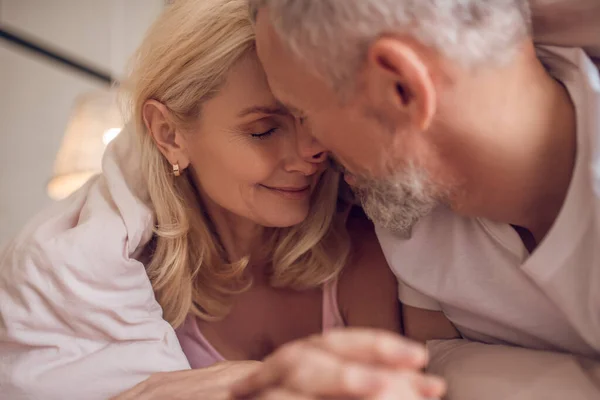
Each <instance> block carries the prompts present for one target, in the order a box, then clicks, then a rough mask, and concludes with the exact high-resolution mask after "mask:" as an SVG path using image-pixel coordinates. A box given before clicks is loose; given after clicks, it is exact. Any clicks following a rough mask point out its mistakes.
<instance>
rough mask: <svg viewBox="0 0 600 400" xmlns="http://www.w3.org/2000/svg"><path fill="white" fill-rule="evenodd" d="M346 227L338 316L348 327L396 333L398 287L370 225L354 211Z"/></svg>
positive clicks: (357, 211) (357, 210)
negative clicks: (347, 249) (348, 250)
mask: <svg viewBox="0 0 600 400" xmlns="http://www.w3.org/2000/svg"><path fill="white" fill-rule="evenodd" d="M347 226H348V233H349V235H350V240H351V243H352V250H351V256H350V258H349V260H348V264H347V266H346V267H345V268H344V270H343V271H342V274H341V276H340V278H339V289H338V299H339V304H340V309H341V311H342V314H343V315H344V316H345V318H346V321H347V322H348V323H349V325H362V326H373V327H380V328H387V329H399V322H398V321H399V319H398V318H399V317H398V305H397V303H398V297H397V286H398V285H397V283H396V278H395V276H394V274H393V273H392V271H391V270H390V268H389V267H388V264H387V262H386V259H385V257H384V255H383V252H382V251H381V247H380V246H379V242H378V240H377V235H376V234H375V228H374V226H373V224H372V223H371V221H369V220H368V218H367V217H366V216H365V215H364V213H363V212H362V210H360V209H356V210H353V211H352V212H351V213H350V215H349V216H348V223H347ZM374 314H378V315H376V316H374Z"/></svg>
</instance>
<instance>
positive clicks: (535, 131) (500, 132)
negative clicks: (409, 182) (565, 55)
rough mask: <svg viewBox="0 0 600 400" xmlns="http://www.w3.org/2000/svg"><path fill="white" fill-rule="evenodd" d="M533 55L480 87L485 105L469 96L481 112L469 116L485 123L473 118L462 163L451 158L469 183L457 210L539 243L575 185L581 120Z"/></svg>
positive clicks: (457, 200)
mask: <svg viewBox="0 0 600 400" xmlns="http://www.w3.org/2000/svg"><path fill="white" fill-rule="evenodd" d="M528 51H529V53H526V54H524V55H522V58H521V57H518V58H519V60H518V61H517V62H518V63H523V64H522V65H521V66H518V65H517V66H514V67H511V68H508V69H507V70H503V71H501V72H500V73H502V74H505V76H504V77H503V78H504V79H502V78H501V79H493V80H491V81H490V84H489V87H484V88H480V90H488V91H489V92H488V94H487V95H486V94H485V93H484V92H480V93H484V94H483V95H482V96H483V97H484V98H486V99H487V100H484V101H481V102H480V101H477V100H476V99H471V100H472V101H473V100H475V101H473V105H472V107H476V108H479V110H476V112H473V110H471V115H478V116H479V117H480V118H478V119H476V120H473V121H467V123H470V126H466V127H465V130H464V132H469V134H468V135H467V134H465V135H464V136H463V138H464V141H465V142H464V143H462V145H463V149H462V151H461V152H460V157H461V159H460V160H454V161H453V163H454V165H456V166H457V168H456V172H457V175H460V176H465V177H466V179H465V180H464V182H462V187H461V190H460V191H458V192H457V198H455V199H452V201H451V203H452V205H453V206H454V208H455V209H456V211H458V212H459V213H462V214H467V215H471V216H477V217H484V218H487V219H491V220H495V221H498V222H504V223H508V224H512V225H515V226H519V227H522V228H525V229H527V230H528V231H529V232H531V234H532V235H533V237H534V238H535V242H536V243H539V242H540V241H541V240H542V239H543V238H544V237H545V235H546V234H547V233H548V231H549V230H550V228H551V226H552V224H553V223H554V221H555V219H556V217H557V216H558V213H559V212H560V209H561V207H562V205H563V203H564V200H565V197H566V194H567V191H568V187H569V184H570V181H571V177H572V172H573V168H574V164H575V153H576V147H577V145H576V116H575V109H574V106H573V104H572V102H571V100H570V97H569V94H568V92H567V90H566V88H565V87H563V86H562V85H561V84H560V83H559V82H557V81H556V80H554V79H553V78H552V77H550V76H549V75H548V74H547V72H546V71H545V70H544V69H543V66H542V65H541V64H540V63H539V62H537V61H535V62H534V61H532V59H531V56H532V54H531V53H533V48H531V49H528ZM489 93H492V96H490V94H489ZM486 101H487V102H488V104H485V102H486ZM465 143H466V146H465V145H464V144H465Z"/></svg>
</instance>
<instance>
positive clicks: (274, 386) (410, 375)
mask: <svg viewBox="0 0 600 400" xmlns="http://www.w3.org/2000/svg"><path fill="white" fill-rule="evenodd" d="M426 364H427V354H426V352H425V348H424V347H423V346H422V345H420V344H417V343H415V342H412V341H410V340H407V339H405V338H403V337H401V336H399V335H396V334H393V333H390V332H386V331H379V330H374V329H352V328H349V329H342V330H333V331H330V332H327V333H325V334H324V335H320V336H314V337H310V338H307V339H304V340H299V341H296V342H293V343H290V344H288V345H286V346H283V347H282V348H281V349H279V350H277V351H276V352H275V353H274V354H273V355H272V356H271V357H269V358H268V359H267V360H265V362H264V363H263V364H262V365H261V366H260V367H259V368H258V369H257V370H256V371H255V372H254V373H252V374H251V375H250V376H248V377H247V378H246V379H244V380H242V381H241V382H240V383H239V384H236V385H235V386H234V389H233V395H234V397H237V398H252V399H275V398H276V399H281V400H286V399H289V400H292V399H293V400H308V399H318V398H322V397H327V398H344V399H349V398H350V399H355V398H356V399H358V398H360V399H373V400H375V399H377V400H382V399H388V398H390V399H391V398H403V399H406V400H410V399H422V398H424V397H438V396H441V395H442V394H443V393H444V391H445V385H444V383H443V381H441V380H440V379H439V378H435V377H429V376H425V375H423V374H422V373H421V372H420V369H421V368H423V367H424V366H425V365H426Z"/></svg>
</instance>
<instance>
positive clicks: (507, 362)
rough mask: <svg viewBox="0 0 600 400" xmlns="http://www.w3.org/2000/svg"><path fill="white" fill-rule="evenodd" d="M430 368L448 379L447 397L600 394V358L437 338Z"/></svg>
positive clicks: (579, 398)
mask: <svg viewBox="0 0 600 400" xmlns="http://www.w3.org/2000/svg"><path fill="white" fill-rule="evenodd" d="M427 347H428V350H429V352H430V355H431V364H430V367H429V371H430V372H432V373H435V374H438V375H441V376H443V377H445V378H446V379H447V381H448V386H449V390H448V395H447V397H446V398H447V399H448V400H537V399H540V400H588V399H589V400H592V399H600V362H599V360H591V359H588V358H584V357H578V356H574V355H568V354H559V353H552V352H545V351H538V350H529V349H523V348H516V347H509V346H498V345H488V344H482V343H474V342H470V341H468V340H438V341H431V342H428V343H427Z"/></svg>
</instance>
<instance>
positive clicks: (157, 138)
mask: <svg viewBox="0 0 600 400" xmlns="http://www.w3.org/2000/svg"><path fill="white" fill-rule="evenodd" d="M169 114H170V112H169V110H168V109H167V107H166V106H165V105H164V104H162V103H160V102H159V101H156V100H147V101H146V102H145V103H144V106H143V108H142V117H143V119H144V124H145V125H146V129H147V130H148V132H149V133H150V134H151V135H152V138H153V139H154V142H155V143H156V146H157V147H158V149H159V150H160V152H161V153H162V154H163V156H164V157H165V158H166V159H167V161H169V162H170V163H171V164H172V165H175V164H178V165H179V168H180V169H181V170H184V169H186V168H187V167H188V165H189V158H188V156H187V151H186V142H185V138H184V137H183V135H182V134H181V132H180V131H178V130H177V129H176V127H175V124H174V123H173V122H172V120H171V118H170V115H169Z"/></svg>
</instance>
